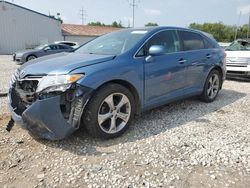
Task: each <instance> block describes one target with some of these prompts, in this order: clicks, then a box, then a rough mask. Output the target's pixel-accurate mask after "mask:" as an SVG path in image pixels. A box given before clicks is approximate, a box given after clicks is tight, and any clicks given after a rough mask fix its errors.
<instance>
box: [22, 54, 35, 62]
mask: <svg viewBox="0 0 250 188" xmlns="http://www.w3.org/2000/svg"><path fill="white" fill-rule="evenodd" d="M30 56H34V57H36V58H37V56H36V55H34V54H29V55H27V57H26V59H25V60H26V61H28V58H29V57H30Z"/></svg>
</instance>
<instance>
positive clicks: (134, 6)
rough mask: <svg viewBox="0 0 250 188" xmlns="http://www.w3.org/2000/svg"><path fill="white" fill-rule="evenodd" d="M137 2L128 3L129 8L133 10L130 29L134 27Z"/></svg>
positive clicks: (133, 0) (134, 0) (135, 0)
mask: <svg viewBox="0 0 250 188" xmlns="http://www.w3.org/2000/svg"><path fill="white" fill-rule="evenodd" d="M137 1H138V0H132V2H131V3H130V6H131V7H132V8H133V25H132V27H135V8H136V7H138V4H137Z"/></svg>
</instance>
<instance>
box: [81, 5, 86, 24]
mask: <svg viewBox="0 0 250 188" xmlns="http://www.w3.org/2000/svg"><path fill="white" fill-rule="evenodd" d="M86 12H87V11H86V10H84V8H83V7H82V9H81V10H80V16H81V20H82V25H84V22H85V20H86V16H87V13H86Z"/></svg>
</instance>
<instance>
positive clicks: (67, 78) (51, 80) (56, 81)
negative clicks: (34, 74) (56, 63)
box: [36, 74, 84, 93]
mask: <svg viewBox="0 0 250 188" xmlns="http://www.w3.org/2000/svg"><path fill="white" fill-rule="evenodd" d="M83 76H84V74H72V75H52V76H46V77H44V78H43V79H42V80H41V81H40V82H39V84H38V87H37V89H36V92H37V93H40V92H41V91H43V92H47V93H48V92H52V91H62V92H64V91H66V90H67V89H68V88H69V87H70V86H71V84H72V83H75V82H76V81H78V80H79V79H81V78H82V77H83Z"/></svg>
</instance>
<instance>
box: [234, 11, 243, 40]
mask: <svg viewBox="0 0 250 188" xmlns="http://www.w3.org/2000/svg"><path fill="white" fill-rule="evenodd" d="M240 19H241V11H240V15H239V20H238V23H237V25H236V29H235V36H234V40H236V39H237V35H238V26H239V24H240Z"/></svg>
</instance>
